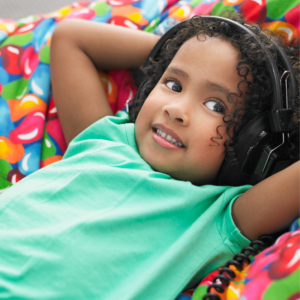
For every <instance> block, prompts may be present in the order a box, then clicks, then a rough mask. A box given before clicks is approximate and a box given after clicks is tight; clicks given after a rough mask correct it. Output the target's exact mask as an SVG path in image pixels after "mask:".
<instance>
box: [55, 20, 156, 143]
mask: <svg viewBox="0 0 300 300" xmlns="http://www.w3.org/2000/svg"><path fill="white" fill-rule="evenodd" d="M158 39H159V36H156V35H154V34H150V33H146V32H142V31H137V30H132V29H128V28H124V27H120V26H113V25H109V24H102V23H96V22H91V21H84V20H64V21H62V22H60V23H59V24H58V25H57V27H56V29H55V31H54V33H53V37H52V41H51V53H50V65H51V80H52V87H53V95H54V99H55V105H56V107H57V111H58V116H59V118H60V122H61V125H62V129H63V132H64V135H65V138H66V141H67V143H69V142H70V141H71V140H72V139H73V138H74V137H75V136H76V135H77V134H79V133H80V132H81V131H82V130H84V129H85V128H87V127H88V126H89V125H91V124H92V123H94V122H95V121H97V120H99V119H100V118H102V117H104V116H107V115H111V114H112V112H111V109H110V106H109V104H108V101H107V98H106V95H105V92H104V89H103V87H102V84H101V82H100V78H99V75H98V72H97V69H102V70H109V69H125V68H126V69H128V68H137V67H140V66H141V65H142V64H143V62H144V61H145V60H146V58H147V56H148V54H149V53H150V51H151V49H152V48H153V46H154V45H155V43H156V42H157V40H158Z"/></svg>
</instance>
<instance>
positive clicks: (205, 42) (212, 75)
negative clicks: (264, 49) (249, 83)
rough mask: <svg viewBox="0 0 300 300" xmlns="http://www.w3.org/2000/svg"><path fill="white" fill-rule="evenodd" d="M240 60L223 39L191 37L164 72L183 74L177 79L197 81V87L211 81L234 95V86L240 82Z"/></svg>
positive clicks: (232, 47)
mask: <svg viewBox="0 0 300 300" xmlns="http://www.w3.org/2000/svg"><path fill="white" fill-rule="evenodd" d="M239 56H240V53H239V51H238V50H237V49H236V48H235V47H234V46H233V45H232V44H231V43H230V42H229V41H227V40H225V39H222V38H216V37H208V36H205V37H204V36H199V37H198V38H197V37H193V38H191V39H189V40H188V41H186V42H185V43H184V44H183V45H182V46H181V47H180V48H179V50H178V52H177V53H176V55H175V56H174V58H173V60H172V61H171V63H170V65H169V66H168V68H167V72H172V73H174V70H175V69H176V70H180V71H183V72H181V73H180V71H179V72H178V73H177V74H176V75H178V76H180V77H182V78H185V79H187V78H188V79H189V80H192V81H197V82H195V83H197V84H199V83H200V82H205V81H210V82H214V83H216V84H219V85H221V86H224V87H226V88H227V89H228V90H230V91H231V92H237V84H238V83H239V82H240V81H241V77H240V76H239V75H238V72H237V69H236V66H237V64H238V61H239ZM184 73H185V74H184Z"/></svg>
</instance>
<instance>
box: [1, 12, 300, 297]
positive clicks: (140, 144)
mask: <svg viewBox="0 0 300 300" xmlns="http://www.w3.org/2000/svg"><path fill="white" fill-rule="evenodd" d="M252 30H253V31H254V32H256V34H257V35H258V36H259V37H260V38H261V39H263V40H264V42H265V43H266V44H267V47H268V48H269V49H270V50H271V53H273V54H274V56H275V55H276V54H275V53H274V48H272V44H271V43H270V41H268V40H267V38H264V37H263V36H262V34H261V33H260V31H259V29H258V28H257V27H256V26H254V27H252ZM100 36H101V38H100ZM157 40H158V37H156V36H154V35H151V34H148V33H143V32H138V31H133V30H128V29H124V28H121V27H114V26H110V25H106V24H96V23H93V22H85V21H79V20H70V21H67V22H64V21H63V22H61V23H60V24H59V25H58V27H57V29H56V30H55V32H54V35H53V39H52V44H51V47H52V49H51V76H52V84H53V92H54V98H55V102H56V106H57V109H58V114H59V117H60V120H61V123H62V127H63V130H64V134H65V137H66V140H67V142H68V143H70V145H69V147H68V150H67V152H66V154H65V156H64V159H63V160H62V161H60V162H57V163H55V164H53V165H50V166H48V167H46V168H44V169H41V170H39V171H37V172H35V173H34V174H32V175H30V176H28V177H27V178H25V179H23V180H21V181H20V182H18V183H17V184H16V185H14V186H13V187H12V188H10V189H9V190H7V191H6V192H5V193H3V194H2V195H1V196H0V200H1V201H0V218H1V219H0V220H1V222H0V240H1V245H0V290H1V293H0V295H1V296H2V297H4V298H15V299H21V298H22V299H50V298H53V299H68V298H69V299H118V298H121V299H174V298H175V297H176V295H178V294H179V292H180V291H181V290H182V289H184V288H185V287H186V286H187V285H188V284H189V285H192V284H194V283H195V282H196V281H197V280H199V279H200V278H202V277H203V276H204V275H205V274H207V273H208V272H210V271H211V270H213V269H215V268H216V267H218V266H220V265H221V264H222V263H224V262H225V261H227V260H228V259H230V258H231V257H232V255H233V254H234V253H237V252H239V251H240V249H241V248H242V247H244V246H246V245H247V244H248V243H249V240H253V239H255V238H257V237H258V236H259V235H261V234H265V233H272V232H275V231H277V230H280V229H282V228H284V227H285V226H287V225H288V224H290V223H291V222H292V221H293V220H294V219H295V218H296V217H297V216H298V198H299V191H298V183H299V162H296V163H294V164H293V165H291V166H290V167H288V168H286V169H285V170H283V171H281V172H279V173H277V174H275V175H273V176H271V177H270V178H268V179H266V180H264V181H262V182H261V183H259V184H257V185H256V186H254V187H252V188H251V186H240V187H228V186H218V185H217V178H218V173H219V170H220V168H221V165H222V163H223V161H224V159H225V154H226V155H229V156H230V154H233V148H232V145H233V143H234V138H235V137H236V135H237V133H238V132H239V130H241V128H242V127H243V126H244V124H246V123H247V122H248V121H249V120H250V119H251V118H253V116H254V115H256V114H258V113H261V112H263V111H266V110H268V109H269V107H270V103H269V101H268V97H267V96H268V95H269V94H270V90H271V88H270V80H269V79H268V75H267V74H266V71H265V69H266V58H265V57H264V56H263V55H262V53H261V51H260V49H258V48H257V47H256V45H254V44H253V42H250V40H249V39H248V37H247V36H246V35H243V34H240V35H232V34H231V33H230V30H229V29H228V27H227V26H226V24H224V23H223V24H222V23H221V22H219V23H218V24H215V23H213V24H212V23H210V21H205V20H203V19H202V18H199V17H196V18H194V19H192V20H191V21H189V22H187V23H186V25H185V28H184V29H182V30H180V31H179V32H178V33H177V34H176V36H175V37H174V38H173V39H171V41H170V42H169V43H167V45H165V47H164V49H163V51H162V53H161V55H160V56H159V57H158V60H157V61H153V64H152V65H151V66H150V67H149V69H148V71H147V75H148V81H147V84H146V86H145V93H144V95H142V96H143V97H144V99H140V98H137V99H135V107H134V109H132V110H131V115H130V118H131V120H132V121H134V122H135V124H133V123H129V119H128V116H127V114H125V113H123V112H120V113H118V115H117V117H105V116H109V115H111V111H110V108H109V105H108V103H107V100H106V97H105V94H104V91H103V88H102V86H101V84H100V82H99V76H98V73H97V69H113V68H137V67H139V66H141V64H142V63H143V62H144V60H145V59H146V57H147V56H148V54H149V52H150V50H151V49H152V48H153V46H154V45H155V43H156V42H157ZM100 41H101V42H100ZM289 51H290V55H291V61H292V62H293V63H294V62H295V61H296V58H295V56H293V53H292V51H291V50H289ZM295 67H298V66H296V64H295ZM241 77H242V78H241ZM298 96H299V95H298ZM296 101H298V98H297V99H293V109H294V111H295V112H294V116H293V122H292V124H291V127H292V131H291V134H290V145H291V147H290V148H291V149H295V150H292V151H291V153H290V155H291V156H293V155H294V156H295V155H298V146H297V135H298V120H299V119H298V112H297V108H298V104H297V102H296ZM74 104H75V105H74ZM70 105H72V107H76V108H77V110H76V111H72V110H71V109H70ZM292 146H293V147H292ZM294 159H295V158H294ZM297 159H298V157H297V158H296V159H295V160H297Z"/></svg>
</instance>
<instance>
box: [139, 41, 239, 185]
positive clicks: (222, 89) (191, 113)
mask: <svg viewBox="0 0 300 300" xmlns="http://www.w3.org/2000/svg"><path fill="white" fill-rule="evenodd" d="M201 40H203V39H201ZM238 56H239V51H238V50H237V49H235V48H234V47H233V46H232V45H231V44H230V43H229V42H228V41H226V40H223V39H219V38H210V37H206V40H205V41H199V40H197V38H196V37H193V38H191V39H190V40H188V41H187V42H185V43H184V44H183V45H182V46H181V48H180V49H179V51H178V52H177V54H176V55H175V57H174V58H173V60H172V62H171V63H170V65H169V67H168V68H167V70H166V71H165V73H164V74H163V76H162V78H161V79H160V80H159V82H158V83H157V85H156V86H155V88H154V89H153V90H152V92H151V93H150V94H149V96H148V98H147V99H146V101H145V103H144V105H143V107H142V108H141V111H140V113H139V115H138V117H137V120H136V123H135V124H136V127H135V136H136V141H137V145H138V149H139V152H140V154H141V157H142V158H143V159H144V160H145V161H146V162H147V163H148V164H149V165H150V166H152V168H153V169H155V170H157V171H159V172H163V173H166V174H169V175H170V176H172V177H173V178H176V179H179V180H188V181H191V182H193V183H194V184H199V185H202V184H214V183H216V179H217V175H218V171H219V170H220V167H221V165H222V162H223V160H224V151H225V146H224V141H226V140H227V139H228V135H227V134H226V129H225V127H220V128H219V129H218V131H219V133H220V134H221V136H223V139H214V140H216V141H217V142H218V143H219V145H218V144H217V143H215V142H214V141H212V139H211V138H213V137H216V138H218V137H220V135H219V134H218V132H217V127H218V126H220V125H225V123H224V122H223V116H224V114H225V113H226V114H227V113H231V112H233V111H234V110H235V109H236V106H234V104H231V103H229V102H228V100H227V96H228V93H238V90H237V85H238V83H239V82H240V81H241V80H242V78H241V77H240V76H239V75H238V73H237V70H236V65H237V63H238ZM240 101H241V102H242V99H240ZM168 135H169V136H170V137H168ZM170 138H172V139H171V142H170V141H168V140H167V139H169V140H170ZM181 144H182V145H181Z"/></svg>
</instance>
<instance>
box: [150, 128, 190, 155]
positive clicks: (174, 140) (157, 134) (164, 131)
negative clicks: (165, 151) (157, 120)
mask: <svg viewBox="0 0 300 300" xmlns="http://www.w3.org/2000/svg"><path fill="white" fill-rule="evenodd" d="M152 131H153V133H154V136H153V138H154V140H155V141H156V142H157V143H158V144H160V145H161V146H162V147H164V148H169V149H173V148H174V146H175V147H176V148H185V146H184V145H183V143H182V141H181V139H180V137H179V136H178V135H177V134H176V133H175V132H174V131H173V130H171V129H170V128H167V127H166V126H164V125H163V124H155V125H154V126H153V127H152Z"/></svg>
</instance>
